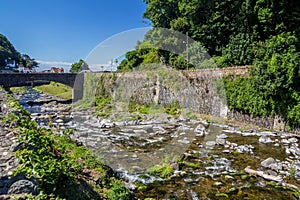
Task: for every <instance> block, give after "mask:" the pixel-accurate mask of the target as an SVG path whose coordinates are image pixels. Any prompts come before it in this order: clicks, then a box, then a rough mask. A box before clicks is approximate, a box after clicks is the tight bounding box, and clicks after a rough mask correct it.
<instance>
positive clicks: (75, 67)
mask: <svg viewBox="0 0 300 200" xmlns="http://www.w3.org/2000/svg"><path fill="white" fill-rule="evenodd" d="M89 69H90V68H89V65H88V64H87V63H86V62H85V61H84V60H82V59H80V60H79V61H78V62H76V63H73V64H72V65H71V69H70V72H71V73H78V72H80V71H83V70H89Z"/></svg>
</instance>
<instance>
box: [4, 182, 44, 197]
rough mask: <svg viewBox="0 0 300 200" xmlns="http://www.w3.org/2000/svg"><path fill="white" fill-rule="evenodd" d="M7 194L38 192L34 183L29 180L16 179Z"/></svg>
mask: <svg viewBox="0 0 300 200" xmlns="http://www.w3.org/2000/svg"><path fill="white" fill-rule="evenodd" d="M7 193H8V194H22V193H26V194H33V195H36V194H38V192H37V187H36V185H35V184H34V183H33V182H32V181H30V180H18V181H16V182H14V183H13V184H12V185H11V186H10V187H9V189H8V192H7Z"/></svg>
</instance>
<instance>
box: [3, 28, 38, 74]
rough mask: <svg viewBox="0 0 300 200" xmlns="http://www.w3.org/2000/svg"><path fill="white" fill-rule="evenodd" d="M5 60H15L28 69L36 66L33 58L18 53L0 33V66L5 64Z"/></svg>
mask: <svg viewBox="0 0 300 200" xmlns="http://www.w3.org/2000/svg"><path fill="white" fill-rule="evenodd" d="M7 61H15V63H16V64H22V65H23V66H24V67H27V68H30V69H32V68H35V67H37V66H38V63H37V62H36V61H35V60H34V59H32V58H30V57H29V56H28V55H26V54H21V53H19V52H18V51H17V50H16V49H15V47H14V46H13V45H12V43H11V42H10V41H9V40H8V39H7V38H6V37H5V36H4V35H2V34H0V67H3V66H6V64H7V63H6V62H7Z"/></svg>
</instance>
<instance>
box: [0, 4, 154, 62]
mask: <svg viewBox="0 0 300 200" xmlns="http://www.w3.org/2000/svg"><path fill="white" fill-rule="evenodd" d="M145 9H146V4H145V3H143V1H142V0H1V1H0V18H1V20H0V33H2V34H4V35H5V36H6V37H7V38H8V39H9V40H10V41H11V42H12V43H13V45H14V46H15V48H16V49H17V50H18V51H19V52H21V53H22V54H28V55H30V56H31V57H32V58H35V59H36V60H42V61H63V62H76V61H78V60H79V59H81V58H82V59H84V58H85V57H86V56H87V55H88V53H89V52H90V51H91V50H92V49H93V48H94V47H95V46H97V45H98V44H99V43H100V42H102V41H104V40H105V39H107V38H109V37H111V36H112V35H114V34H118V33H120V32H123V31H127V30H130V29H133V28H141V27H149V26H150V25H149V21H146V20H145V19H143V18H142V14H143V13H144V11H145ZM145 21H146V23H145Z"/></svg>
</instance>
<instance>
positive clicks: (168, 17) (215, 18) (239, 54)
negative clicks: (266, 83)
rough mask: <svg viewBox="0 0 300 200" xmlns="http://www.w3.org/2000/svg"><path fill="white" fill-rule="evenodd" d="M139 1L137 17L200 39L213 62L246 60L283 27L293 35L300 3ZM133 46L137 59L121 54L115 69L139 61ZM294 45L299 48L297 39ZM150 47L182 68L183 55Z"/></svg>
mask: <svg viewBox="0 0 300 200" xmlns="http://www.w3.org/2000/svg"><path fill="white" fill-rule="evenodd" d="M143 1H144V2H145V3H146V4H147V8H146V11H145V13H144V14H143V17H144V18H147V19H149V20H150V21H151V23H152V26H153V27H157V28H167V29H171V30H174V31H179V32H181V33H183V34H185V33H188V35H189V37H191V38H192V39H193V40H195V41H197V42H200V43H201V45H202V46H203V47H204V48H205V49H206V50H207V52H208V54H209V55H210V56H211V57H213V60H214V61H215V62H216V64H217V65H218V66H219V67H226V66H235V65H251V64H252V62H253V60H254V59H255V56H256V55H255V50H254V49H255V48H256V46H257V45H258V43H260V42H264V41H265V40H267V39H270V38H271V37H272V36H276V35H279V34H281V33H283V32H286V33H288V32H289V33H291V34H292V35H294V36H295V37H296V38H297V39H298V40H299V33H300V27H299V24H300V4H299V3H298V2H296V1H294V0H276V1H275V0H245V1H240V0H201V1H199V0H143ZM153 34H155V35H156V36H155V37H157V35H159V33H158V32H153V31H149V32H148V33H147V34H146V37H145V40H147V37H148V38H149V36H150V37H153ZM166 41H167V39H166ZM177 45H178V44H177ZM138 46H139V45H138ZM138 46H137V49H136V50H135V53H137V54H138V55H141V56H139V59H137V57H135V58H133V57H129V58H126V60H127V61H124V62H123V64H122V65H121V67H120V68H128V69H130V68H132V67H136V66H137V65H138V64H140V62H135V61H131V60H130V59H134V60H143V57H145V54H144V53H142V52H139V48H138ZM296 48H297V50H298V51H299V48H300V47H299V42H297V44H296ZM154 52H156V53H157V54H158V56H160V57H164V60H165V62H166V63H167V64H169V65H170V66H171V67H174V68H178V69H185V68H187V67H188V64H184V62H183V61H184V59H185V58H182V57H180V56H179V57H178V56H177V55H172V53H170V52H164V51H162V50H160V49H159V48H156V49H152V50H149V51H148V53H149V54H152V55H153V54H154ZM156 53H155V54H156ZM137 54H136V55H137ZM153 62H157V60H154V61H153ZM178 63H179V64H178ZM127 65H128V66H127Z"/></svg>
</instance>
